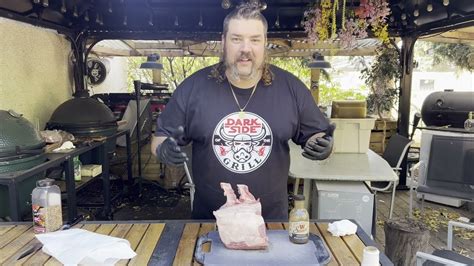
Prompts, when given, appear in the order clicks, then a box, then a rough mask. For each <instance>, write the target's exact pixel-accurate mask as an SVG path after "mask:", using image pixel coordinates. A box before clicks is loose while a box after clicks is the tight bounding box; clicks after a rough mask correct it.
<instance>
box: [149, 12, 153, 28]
mask: <svg viewBox="0 0 474 266" xmlns="http://www.w3.org/2000/svg"><path fill="white" fill-rule="evenodd" d="M148 25H150V26H152V27H153V14H150V18H149V19H148Z"/></svg>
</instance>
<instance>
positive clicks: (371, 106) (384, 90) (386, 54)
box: [361, 44, 401, 119]
mask: <svg viewBox="0 0 474 266" xmlns="http://www.w3.org/2000/svg"><path fill="white" fill-rule="evenodd" d="M376 53H377V55H376V56H375V60H374V62H373V63H372V64H371V65H370V66H367V67H365V68H364V69H362V71H361V73H362V79H363V80H364V82H365V84H366V85H367V87H368V88H369V90H370V94H369V95H368V97H367V111H368V113H369V114H376V115H378V117H379V118H380V119H383V118H384V117H383V114H384V113H385V112H388V111H390V110H391V109H392V108H393V107H394V105H395V103H396V102H397V98H398V97H397V96H398V88H397V87H396V82H397V81H398V80H399V79H400V75H401V64H400V52H399V50H398V48H397V47H396V46H395V45H393V44H388V45H382V46H381V47H380V48H379V49H377V51H376Z"/></svg>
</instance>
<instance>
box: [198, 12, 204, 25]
mask: <svg viewBox="0 0 474 266" xmlns="http://www.w3.org/2000/svg"><path fill="white" fill-rule="evenodd" d="M203 25H204V23H203V22H202V14H201V12H199V22H198V26H199V27H202V26H203Z"/></svg>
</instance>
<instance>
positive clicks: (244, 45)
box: [240, 40, 252, 52]
mask: <svg viewBox="0 0 474 266" xmlns="http://www.w3.org/2000/svg"><path fill="white" fill-rule="evenodd" d="M240 50H241V51H242V52H249V51H251V50H252V48H251V43H250V40H244V41H243V42H242V45H241V47H240Z"/></svg>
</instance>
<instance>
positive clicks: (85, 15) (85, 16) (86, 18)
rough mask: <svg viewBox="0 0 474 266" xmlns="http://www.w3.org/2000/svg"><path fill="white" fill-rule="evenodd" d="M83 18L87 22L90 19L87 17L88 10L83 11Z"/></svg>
mask: <svg viewBox="0 0 474 266" xmlns="http://www.w3.org/2000/svg"><path fill="white" fill-rule="evenodd" d="M84 20H85V21H87V22H89V20H90V19H89V11H88V10H86V12H85V13H84Z"/></svg>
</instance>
